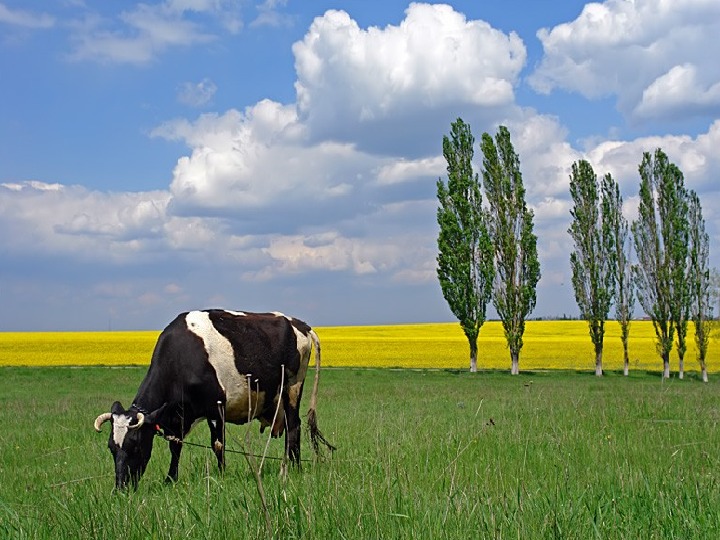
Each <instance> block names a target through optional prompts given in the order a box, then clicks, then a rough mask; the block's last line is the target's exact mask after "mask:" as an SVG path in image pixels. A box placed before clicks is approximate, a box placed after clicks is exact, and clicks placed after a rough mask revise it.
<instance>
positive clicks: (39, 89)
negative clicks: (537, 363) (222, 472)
mask: <svg viewBox="0 0 720 540" xmlns="http://www.w3.org/2000/svg"><path fill="white" fill-rule="evenodd" d="M718 35H720V2H718V1H717V0H673V1H672V2H671V1H668V0H634V1H631V0H606V1H604V2H599V3H586V2H581V1H576V0H564V1H562V2H558V1H556V0H532V1H531V0H525V1H521V0H506V1H505V2H490V1H481V0H467V1H456V2H450V3H448V4H429V3H419V2H418V3H408V2H401V1H397V0H385V1H383V2H367V1H362V0H347V1H342V0H338V1H336V2H327V1H325V0H312V1H300V0H265V1H263V2H257V1H252V0H237V1H233V0H165V1H162V2H147V3H137V2H133V1H130V0H123V1H119V0H107V1H103V2H85V1H84V0H59V1H53V2H47V1H46V2H31V3H29V2H24V1H21V0H0V73H2V78H1V82H0V331H45V330H108V329H112V330H139V329H161V328H163V327H164V326H165V325H166V324H167V323H168V322H169V321H171V320H172V319H173V318H174V317H175V315H176V314H177V313H179V312H182V311H187V310H190V309H202V308H211V307H222V308H228V309H235V310H246V311H275V310H277V311H282V312H284V313H287V314H289V315H293V316H297V317H299V318H301V319H304V320H306V321H307V322H308V323H310V324H311V325H314V326H334V325H357V324H391V323H407V322H436V321H451V320H454V318H453V315H452V313H451V312H450V310H449V308H448V307H447V304H446V303H445V300H444V299H443V297H442V293H441V291H440V287H439V285H438V282H437V277H436V270H435V268H436V256H437V232H438V228H437V222H436V210H437V199H436V182H437V180H438V178H443V179H445V178H446V163H445V161H444V158H443V156H442V137H443V135H446V134H448V133H449V131H450V125H451V123H452V122H453V121H454V120H455V119H456V118H458V117H460V118H462V119H463V120H464V121H465V122H467V123H469V124H470V126H471V128H472V131H473V134H474V135H475V138H476V140H477V141H479V140H480V138H481V135H482V134H483V133H484V132H488V133H490V134H491V135H494V134H495V133H496V131H497V128H498V126H499V125H505V126H507V127H508V129H509V130H510V133H511V138H512V142H513V144H514V147H515V150H516V152H517V153H518V155H519V158H520V163H521V170H522V173H523V182H524V184H525V188H526V190H527V191H526V199H527V203H528V205H529V206H530V208H531V209H532V210H533V212H534V216H535V217H534V223H535V232H536V234H537V236H538V251H539V256H540V264H541V273H542V278H541V280H540V282H539V284H538V289H537V305H536V308H535V310H534V311H533V313H532V314H531V317H555V316H562V315H573V316H575V315H577V314H578V309H577V305H576V303H575V300H574V296H573V293H572V288H571V284H570V264H569V253H570V252H571V250H572V241H571V239H570V237H569V235H568V233H567V229H568V226H569V223H570V208H571V201H570V195H569V174H570V168H571V165H572V163H573V162H575V161H577V160H580V159H587V160H588V161H589V162H590V163H591V164H592V166H593V168H594V170H595V172H596V173H597V174H598V176H602V175H604V174H605V173H608V172H609V173H611V174H612V175H613V176H614V177H615V179H616V180H617V181H618V182H619V184H620V186H621V191H622V195H623V198H624V203H625V204H624V213H625V215H626V217H628V219H630V220H632V219H634V218H635V216H636V215H637V200H638V198H637V194H638V189H639V175H638V165H639V164H640V162H641V160H642V154H643V152H652V151H654V150H655V149H656V148H662V149H663V151H665V153H666V154H667V155H668V156H669V158H670V159H671V160H672V161H673V162H674V163H676V164H677V165H678V166H679V167H680V169H681V170H682V171H683V173H684V175H685V182H686V185H687V186H688V187H689V188H691V189H694V190H695V191H696V192H697V193H698V194H699V196H700V200H701V204H702V207H703V214H704V217H705V220H706V226H707V231H708V233H709V234H710V245H711V266H713V267H717V266H720V258H719V255H718V253H717V252H716V250H715V249H714V247H715V246H716V245H718V240H719V239H720V238H719V235H720V216H718V210H716V209H718V208H720V192H719V189H718V178H719V174H718V173H720V151H718V148H720V62H718V61H717V36H718ZM475 165H476V171H477V172H480V166H481V155H480V150H479V147H477V146H476V149H475ZM493 313H494V312H493V310H492V309H491V310H490V313H489V315H490V316H493Z"/></svg>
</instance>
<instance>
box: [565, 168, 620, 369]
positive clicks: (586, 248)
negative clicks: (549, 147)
mask: <svg viewBox="0 0 720 540" xmlns="http://www.w3.org/2000/svg"><path fill="white" fill-rule="evenodd" d="M570 196H571V197H572V200H573V207H572V209H571V210H570V215H571V216H572V218H573V219H572V222H571V223H570V228H569V229H568V232H569V233H570V236H571V237H572V239H573V242H574V244H575V246H574V249H573V251H572V253H570V266H571V268H572V285H573V291H574V292H575V301H576V302H577V305H578V307H579V308H580V316H581V317H582V318H583V319H585V320H586V321H587V323H588V329H589V331H590V339H591V340H592V343H593V347H594V349H595V375H597V376H598V377H601V376H602V374H603V371H602V353H603V340H604V337H605V320H606V319H607V314H608V311H610V303H611V302H612V296H613V275H612V272H611V270H610V259H609V255H608V252H609V249H608V247H609V246H608V243H609V242H610V240H611V239H610V237H609V235H610V232H609V224H608V223H607V218H608V217H609V216H606V215H605V213H604V212H602V206H601V204H600V189H599V186H598V180H597V176H596V174H595V171H593V168H592V165H590V163H589V162H587V161H586V160H584V159H583V160H580V161H579V162H575V163H573V164H572V174H571V175H570Z"/></svg>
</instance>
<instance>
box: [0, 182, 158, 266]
mask: <svg viewBox="0 0 720 540" xmlns="http://www.w3.org/2000/svg"><path fill="white" fill-rule="evenodd" d="M168 200H169V195H168V193H167V192H144V193H119V194H111V193H102V192H97V191H89V190H87V189H85V188H83V187H80V186H62V185H59V184H45V183H42V182H37V181H35V182H23V183H5V184H0V223H2V226H3V230H4V231H6V233H7V234H5V235H3V241H2V245H3V247H4V248H5V249H6V250H9V251H12V252H30V251H35V252H40V251H44V252H48V253H74V254H77V255H80V256H82V257H87V258H96V257H112V258H113V259H118V260H120V259H123V258H124V257H128V256H132V255H133V254H137V253H138V252H139V251H143V250H144V249H148V246H147V242H146V241H148V240H151V239H158V238H161V237H162V235H163V227H164V225H165V220H166V215H165V208H166V206H167V203H168ZM143 246H144V247H143Z"/></svg>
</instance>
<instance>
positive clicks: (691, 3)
mask: <svg viewBox="0 0 720 540" xmlns="http://www.w3.org/2000/svg"><path fill="white" fill-rule="evenodd" d="M719 32H720V3H718V2H716V1H715V0H677V1H673V2H668V1H666V0H637V1H634V2H628V1H625V0H606V1H605V2H603V3H590V4H587V5H586V6H585V7H584V8H583V11H582V13H581V14H580V16H579V17H578V18H577V19H575V20H574V21H572V22H569V23H563V24H560V25H558V26H555V27H554V28H551V29H546V28H543V29H541V30H539V31H538V33H537V35H538V38H539V39H540V41H541V42H542V44H543V48H544V52H545V54H544V57H543V59H542V61H541V63H540V65H539V67H538V68H537V69H536V70H535V72H534V73H533V74H532V75H531V76H530V77H529V81H530V83H531V85H532V86H533V87H534V88H535V89H536V90H538V91H540V92H543V93H549V92H551V91H552V90H553V89H555V88H562V89H566V90H569V91H575V92H579V93H581V94H582V95H584V96H586V97H589V98H597V97H601V96H608V95H616V96H617V98H618V105H619V108H620V110H621V111H623V112H624V113H625V114H627V115H632V114H633V113H634V112H636V113H639V117H642V118H650V117H653V118H658V117H659V118H662V117H665V116H667V115H668V114H672V115H675V114H678V112H679V111H680V110H687V111H689V112H691V113H693V114H697V113H698V107H699V106H700V109H703V108H704V107H705V106H706V105H708V104H704V103H702V101H704V100H700V102H698V99H697V97H698V96H697V94H698V88H697V86H696V85H695V84H693V85H691V86H690V87H686V88H676V89H675V90H677V91H676V92H675V94H674V95H673V97H672V107H670V108H669V109H668V107H667V104H665V106H662V105H663V104H661V103H658V102H657V99H656V101H655V102H653V98H654V97H655V98H656V97H657V96H656V94H655V93H656V92H657V91H658V90H659V89H660V87H661V86H662V87H664V89H667V84H668V83H669V82H671V81H670V79H669V78H668V76H669V72H671V70H672V69H673V68H674V67H675V66H686V65H692V66H693V69H696V70H697V71H698V72H700V73H702V74H703V81H702V86H701V87H700V88H701V89H705V90H706V91H707V90H708V89H712V88H713V87H714V85H715V84H717V83H718V82H719V81H720V64H718V62H717V61H716V59H715V53H714V51H713V50H712V47H710V48H709V47H708V43H714V41H715V39H716V37H717V35H718V33H719ZM674 75H677V73H675V74H674ZM663 78H664V79H663ZM676 79H677V77H676ZM653 85H654V86H655V88H654V89H653ZM688 90H689V91H688ZM644 94H645V97H646V99H644V98H643V95H644ZM713 95H714V94H713ZM648 100H649V101H648ZM646 101H647V102H646ZM710 101H711V102H712V101H714V100H713V99H710ZM641 102H646V103H645V105H640V103H641ZM712 106H713V107H716V106H717V104H716V103H714V104H712ZM636 108H638V109H636Z"/></svg>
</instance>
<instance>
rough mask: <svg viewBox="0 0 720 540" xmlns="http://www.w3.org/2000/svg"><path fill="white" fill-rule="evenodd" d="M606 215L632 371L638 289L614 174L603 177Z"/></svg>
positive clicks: (623, 338) (619, 318)
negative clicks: (632, 333) (630, 343)
mask: <svg viewBox="0 0 720 540" xmlns="http://www.w3.org/2000/svg"><path fill="white" fill-rule="evenodd" d="M601 189H602V215H603V223H604V227H605V230H606V231H607V235H606V237H605V239H606V249H607V254H608V259H609V263H610V271H611V272H612V278H613V297H614V299H615V320H617V322H618V324H619V325H620V340H621V341H622V344H623V373H624V374H625V376H627V375H628V374H629V371H630V355H629V354H628V341H629V337H630V321H631V320H632V315H633V311H634V310H635V291H634V288H633V281H632V272H631V266H630V251H631V247H632V246H631V239H630V234H629V232H630V231H629V226H628V221H627V219H625V216H623V213H622V208H623V199H622V196H621V195H620V186H619V185H618V183H617V182H616V181H615V180H614V179H613V177H612V175H610V174H609V173H608V174H606V175H605V176H604V177H603V179H602V186H601Z"/></svg>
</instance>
